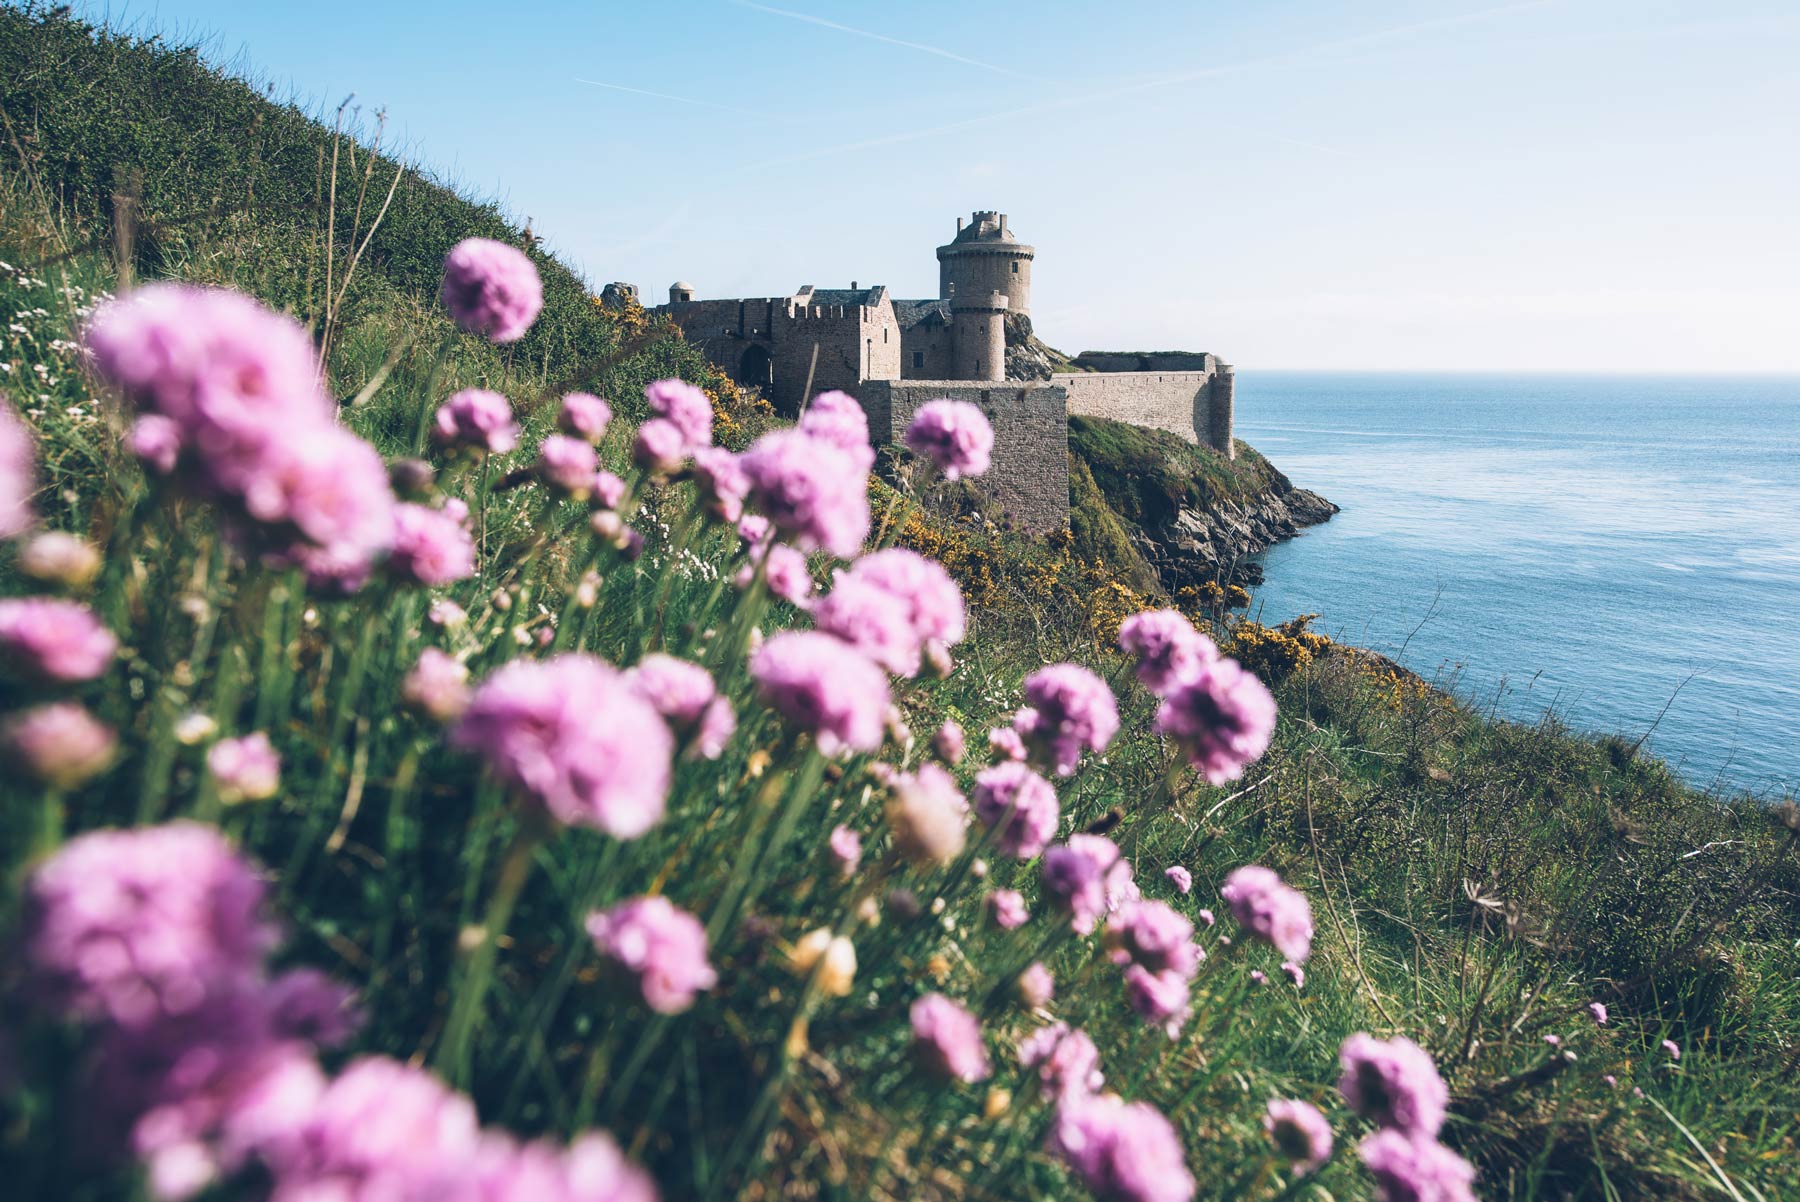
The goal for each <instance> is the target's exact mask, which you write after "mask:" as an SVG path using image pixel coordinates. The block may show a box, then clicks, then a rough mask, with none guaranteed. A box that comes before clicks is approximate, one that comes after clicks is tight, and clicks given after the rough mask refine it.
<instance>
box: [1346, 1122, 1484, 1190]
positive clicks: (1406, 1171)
mask: <svg viewBox="0 0 1800 1202" xmlns="http://www.w3.org/2000/svg"><path fill="white" fill-rule="evenodd" d="M1356 1151H1357V1155H1359V1156H1361V1157H1362V1162H1363V1166H1364V1167H1365V1168H1367V1169H1368V1170H1369V1174H1370V1176H1372V1177H1374V1178H1375V1196H1376V1197H1377V1198H1378V1199H1380V1202H1475V1191H1474V1190H1473V1189H1472V1188H1471V1187H1472V1186H1473V1185H1474V1183H1475V1170H1474V1168H1473V1167H1471V1166H1470V1164H1469V1162H1468V1161H1466V1160H1464V1159H1463V1158H1462V1157H1460V1156H1458V1155H1457V1154H1456V1153H1454V1152H1452V1151H1451V1150H1450V1149H1449V1148H1446V1147H1444V1145H1442V1144H1440V1143H1438V1142H1437V1140H1435V1139H1432V1138H1431V1137H1430V1136H1426V1135H1418V1134H1408V1133H1407V1132H1404V1131H1377V1132H1376V1133H1375V1134H1374V1135H1371V1136H1369V1138H1367V1139H1365V1140H1363V1141H1362V1143H1361V1144H1360V1145H1358V1147H1357V1150H1356Z"/></svg>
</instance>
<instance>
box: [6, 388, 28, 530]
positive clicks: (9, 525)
mask: <svg viewBox="0 0 1800 1202" xmlns="http://www.w3.org/2000/svg"><path fill="white" fill-rule="evenodd" d="M36 455H37V451H36V448H35V447H34V446H33V445H32V442H31V434H30V432H29V431H27V430H26V429H25V423H23V422H21V421H20V420H19V418H18V416H17V414H15V413H14V412H13V409H12V406H11V405H7V406H5V407H4V408H0V538H16V537H17V536H19V535H20V534H23V533H24V532H25V531H26V530H27V529H29V528H30V526H31V521H32V512H31V494H32V492H33V491H35V489H36V487H37V479H36V476H37V471H36Z"/></svg>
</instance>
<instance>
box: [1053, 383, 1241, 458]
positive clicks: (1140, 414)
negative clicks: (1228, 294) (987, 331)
mask: <svg viewBox="0 0 1800 1202" xmlns="http://www.w3.org/2000/svg"><path fill="white" fill-rule="evenodd" d="M1215 362H1216V361H1215ZM1050 382H1051V383H1052V384H1059V385H1061V386H1062V387H1063V389H1064V390H1065V391H1067V393H1068V396H1069V412H1070V413H1071V414H1073V415H1075V416H1079V417H1106V418H1111V419H1112V420H1113V421H1119V422H1130V423H1131V424H1132V425H1134V426H1149V427H1150V428H1152V429H1155V430H1169V431H1172V432H1173V433H1176V434H1179V435H1181V436H1182V437H1183V438H1185V439H1187V440H1189V441H1190V442H1197V443H1205V444H1206V445H1208V446H1211V447H1212V448H1213V449H1214V450H1216V451H1218V452H1219V453H1220V454H1223V455H1226V456H1228V457H1229V456H1230V455H1231V454H1232V449H1233V448H1232V442H1231V438H1232V432H1231V404H1232V374H1231V369H1230V368H1229V367H1225V366H1224V365H1220V370H1219V371H1218V372H1216V373H1215V372H1211V371H1178V372H1170V371H1097V372H1071V373H1068V374H1066V375H1054V376H1051V377H1050ZM1215 405H1216V406H1217V408H1218V409H1219V412H1218V413H1216V414H1215V413H1214V412H1213V409H1214V407H1215Z"/></svg>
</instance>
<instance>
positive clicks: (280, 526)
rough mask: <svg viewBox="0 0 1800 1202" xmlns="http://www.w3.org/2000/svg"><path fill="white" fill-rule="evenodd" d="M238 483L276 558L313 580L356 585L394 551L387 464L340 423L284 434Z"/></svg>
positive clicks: (351, 587) (344, 588) (341, 586)
mask: <svg viewBox="0 0 1800 1202" xmlns="http://www.w3.org/2000/svg"><path fill="white" fill-rule="evenodd" d="M241 487H242V497H243V506H244V509H245V511H246V512H247V513H248V514H249V515H250V516H251V517H252V518H254V519H255V520H256V521H258V522H260V523H263V524H264V526H265V533H266V534H268V535H270V536H273V537H274V538H275V540H276V541H275V545H274V546H273V547H272V548H271V553H270V558H271V560H272V561H273V562H276V563H284V564H285V563H292V564H295V565H297V566H299V567H301V568H303V569H305V570H306V573H307V575H308V577H309V578H310V579H311V580H312V581H313V582H314V583H316V584H331V585H334V586H336V587H337V588H339V589H340V590H342V591H346V592H349V591H354V590H355V589H356V588H359V587H360V586H361V585H362V583H363V581H364V580H365V579H366V578H367V576H368V574H369V572H370V570H371V568H372V567H373V564H374V561H375V560H376V559H377V558H378V557H380V556H382V555H385V554H387V553H388V552H389V551H391V550H392V549H393V544H394V535H395V515H394V508H395V504H394V494H393V489H392V488H391V487H390V486H389V484H388V476H387V465H386V464H385V463H383V462H382V460H381V456H380V455H378V454H377V453H376V452H375V448H374V447H371V446H370V445H369V444H368V443H366V442H364V441H363V440H362V439H360V438H358V437H356V436H355V435H354V434H352V433H350V431H348V430H346V429H344V428H343V427H342V426H339V425H336V424H334V423H331V422H321V423H318V424H315V425H313V426H310V427H307V426H301V427H298V428H296V429H294V430H292V431H289V432H286V433H284V436H283V437H282V438H281V439H280V440H279V441H276V442H274V443H272V444H271V445H270V447H269V448H268V449H267V452H266V454H264V456H263V457H262V458H261V459H260V460H259V461H258V462H257V463H256V464H255V466H254V470H253V471H251V472H249V473H247V474H246V475H245V476H244V477H243V479H242V480H241ZM290 528H291V529H292V530H293V531H295V532H297V533H298V534H299V536H300V537H299V538H298V539H292V538H291V537H289V535H288V534H287V531H288V530H289V529H290Z"/></svg>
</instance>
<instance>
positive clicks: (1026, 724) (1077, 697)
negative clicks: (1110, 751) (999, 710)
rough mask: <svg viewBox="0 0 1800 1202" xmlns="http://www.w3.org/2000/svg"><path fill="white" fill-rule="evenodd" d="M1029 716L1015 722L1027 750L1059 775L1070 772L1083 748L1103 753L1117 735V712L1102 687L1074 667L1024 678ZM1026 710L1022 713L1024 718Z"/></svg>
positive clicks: (1049, 669) (1061, 666)
mask: <svg viewBox="0 0 1800 1202" xmlns="http://www.w3.org/2000/svg"><path fill="white" fill-rule="evenodd" d="M1024 692H1025V704H1026V706H1027V707H1029V709H1030V711H1031V713H1030V715H1029V716H1028V717H1026V719H1025V720H1024V721H1023V722H1020V721H1018V720H1015V721H1014V728H1015V729H1017V730H1018V731H1019V734H1020V736H1021V737H1022V738H1023V739H1024V741H1025V745H1026V747H1028V748H1030V749H1031V752H1032V755H1033V756H1034V757H1035V758H1037V759H1039V760H1041V761H1042V762H1043V763H1045V764H1046V765H1047V766H1049V768H1050V769H1051V770H1052V771H1054V772H1055V773H1056V775H1058V776H1069V775H1071V774H1073V773H1074V771H1075V765H1076V764H1077V763H1079V762H1080V760H1081V753H1082V750H1083V749H1086V750H1089V751H1093V752H1095V753H1098V752H1102V751H1105V750H1106V747H1107V744H1109V743H1111V742H1112V738H1113V735H1115V734H1117V733H1118V730H1119V710H1118V706H1117V705H1116V704H1115V703H1114V701H1113V695H1112V690H1111V689H1109V688H1107V687H1106V682H1105V681H1103V680H1101V679H1100V678H1099V677H1098V676H1095V675H1094V674H1093V673H1092V672H1090V671H1088V670H1087V669H1086V668H1083V667H1081V666H1080V665H1078V664H1051V665H1050V666H1049V667H1047V668H1039V669H1038V670H1037V671H1036V672H1033V673H1032V674H1031V675H1030V676H1027V677H1026V678H1025V689H1024ZM1024 712H1025V711H1021V714H1023V713H1024Z"/></svg>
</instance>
